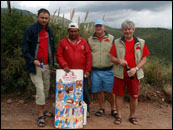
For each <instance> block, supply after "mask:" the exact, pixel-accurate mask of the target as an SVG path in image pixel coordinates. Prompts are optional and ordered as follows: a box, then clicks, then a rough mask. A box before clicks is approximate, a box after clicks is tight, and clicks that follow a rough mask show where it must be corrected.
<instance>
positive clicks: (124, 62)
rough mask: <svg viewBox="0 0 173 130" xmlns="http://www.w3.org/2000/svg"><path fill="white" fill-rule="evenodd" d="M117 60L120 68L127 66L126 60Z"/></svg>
mask: <svg viewBox="0 0 173 130" xmlns="http://www.w3.org/2000/svg"><path fill="white" fill-rule="evenodd" d="M118 60H119V64H120V65H121V66H123V67H124V66H126V65H127V61H126V60H123V59H118Z"/></svg>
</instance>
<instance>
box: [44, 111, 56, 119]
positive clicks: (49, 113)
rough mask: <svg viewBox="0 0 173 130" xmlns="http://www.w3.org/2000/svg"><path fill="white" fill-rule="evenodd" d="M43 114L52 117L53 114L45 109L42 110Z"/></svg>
mask: <svg viewBox="0 0 173 130" xmlns="http://www.w3.org/2000/svg"><path fill="white" fill-rule="evenodd" d="M43 114H44V116H46V117H54V114H53V113H52V112H49V111H48V110H45V111H44V112H43Z"/></svg>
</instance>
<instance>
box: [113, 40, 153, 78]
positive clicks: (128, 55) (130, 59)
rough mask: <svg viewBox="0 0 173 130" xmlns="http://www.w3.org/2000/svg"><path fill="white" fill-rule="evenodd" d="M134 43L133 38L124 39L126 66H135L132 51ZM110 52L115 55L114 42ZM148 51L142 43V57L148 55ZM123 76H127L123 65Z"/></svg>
mask: <svg viewBox="0 0 173 130" xmlns="http://www.w3.org/2000/svg"><path fill="white" fill-rule="evenodd" d="M134 45H135V40H134V38H133V40H132V41H129V42H128V41H126V40H125V46H126V52H125V60H126V61H127V63H128V66H129V67H130V68H133V67H135V66H136V63H135V55H134V54H135V52H134ZM136 49H140V48H136ZM110 54H111V55H112V56H114V57H117V53H116V48H115V44H113V45H112V48H111V50H110ZM149 54H150V53H149V51H148V49H147V47H146V45H145V44H144V48H143V54H142V57H145V56H147V55H149ZM124 77H129V76H128V74H127V72H126V71H125V67H124Z"/></svg>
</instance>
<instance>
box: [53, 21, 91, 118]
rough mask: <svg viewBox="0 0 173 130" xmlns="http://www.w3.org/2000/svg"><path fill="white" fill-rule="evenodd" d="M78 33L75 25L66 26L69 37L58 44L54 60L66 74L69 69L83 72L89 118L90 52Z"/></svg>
mask: <svg viewBox="0 0 173 130" xmlns="http://www.w3.org/2000/svg"><path fill="white" fill-rule="evenodd" d="M78 32H79V27H78V25H77V23H70V24H69V26H68V34H69V35H68V36H67V37H66V38H64V39H62V40H61V41H60V43H59V44H58V48H57V56H56V60H57V62H58V63H59V65H60V66H61V68H63V69H64V71H66V72H67V73H68V72H70V69H82V70H83V72H84V80H83V92H84V101H85V103H86V104H87V111H88V113H87V117H89V112H90V110H89V109H90V108H89V104H90V100H89V93H88V77H89V76H90V73H91V60H92V59H91V50H90V47H89V45H88V43H87V41H86V40H85V39H84V38H81V37H79V35H78Z"/></svg>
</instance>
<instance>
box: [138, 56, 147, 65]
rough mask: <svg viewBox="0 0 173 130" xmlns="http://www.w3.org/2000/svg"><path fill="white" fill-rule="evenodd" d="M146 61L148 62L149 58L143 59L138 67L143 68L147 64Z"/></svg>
mask: <svg viewBox="0 0 173 130" xmlns="http://www.w3.org/2000/svg"><path fill="white" fill-rule="evenodd" d="M146 61H147V58H146V57H143V58H142V59H141V61H140V62H139V64H138V65H137V66H136V67H138V68H142V67H143V65H144V64H145V63H146Z"/></svg>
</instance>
